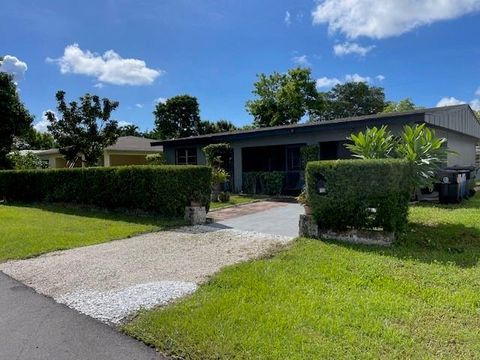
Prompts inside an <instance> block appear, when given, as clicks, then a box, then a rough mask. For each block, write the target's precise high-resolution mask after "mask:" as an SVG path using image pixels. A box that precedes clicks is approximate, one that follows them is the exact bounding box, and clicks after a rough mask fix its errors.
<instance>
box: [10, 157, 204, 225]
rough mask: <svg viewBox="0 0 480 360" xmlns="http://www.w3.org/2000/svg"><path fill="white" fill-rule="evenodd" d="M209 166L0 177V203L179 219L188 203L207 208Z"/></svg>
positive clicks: (32, 172) (17, 173)
mask: <svg viewBox="0 0 480 360" xmlns="http://www.w3.org/2000/svg"><path fill="white" fill-rule="evenodd" d="M211 177H212V171H211V169H210V168H209V167H207V166H174V165H171V166H124V167H107V168H85V169H49V170H24V171H15V170H13V171H10V170H9V171H0V199H1V198H5V199H7V200H11V201H20V202H61V203H72V204H82V205H92V206H96V207H101V208H107V209H117V208H122V209H131V210H143V211H147V212H154V213H157V214H160V215H164V216H179V215H182V214H183V213H184V208H185V206H187V205H189V204H190V201H192V200H194V201H199V202H200V203H201V204H202V205H203V206H207V207H208V205H209V203H210V191H211Z"/></svg>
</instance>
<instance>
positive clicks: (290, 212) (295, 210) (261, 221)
mask: <svg viewBox="0 0 480 360" xmlns="http://www.w3.org/2000/svg"><path fill="white" fill-rule="evenodd" d="M281 205H282V206H278V207H275V208H272V209H267V210H265V211H261V212H255V213H252V214H248V215H243V216H239V217H234V218H230V219H226V220H220V221H218V222H217V224H220V225H223V226H226V227H230V228H233V229H236V230H243V231H256V232H260V233H264V234H274V235H282V236H289V237H292V238H294V237H297V236H298V220H299V217H300V214H303V212H304V210H303V207H302V206H300V205H298V204H289V203H285V204H281Z"/></svg>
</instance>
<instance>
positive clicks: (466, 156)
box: [152, 105, 480, 191]
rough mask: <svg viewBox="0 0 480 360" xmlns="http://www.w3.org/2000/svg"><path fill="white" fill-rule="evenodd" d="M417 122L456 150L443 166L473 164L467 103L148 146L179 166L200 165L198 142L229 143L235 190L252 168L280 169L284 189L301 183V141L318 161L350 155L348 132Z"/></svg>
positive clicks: (474, 133) (476, 127)
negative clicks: (316, 152) (316, 150)
mask: <svg viewBox="0 0 480 360" xmlns="http://www.w3.org/2000/svg"><path fill="white" fill-rule="evenodd" d="M422 123H426V124H427V125H428V126H429V127H430V128H433V129H435V130H436V134H437V135H438V136H441V137H445V138H447V140H448V143H447V146H448V148H449V149H450V150H453V151H455V152H456V153H457V154H453V153H452V154H449V155H448V166H454V165H461V166H466V165H470V166H471V165H477V166H478V164H476V146H477V144H478V143H479V141H480V122H479V119H477V117H476V115H475V113H474V112H473V110H472V109H471V108H470V106H468V105H457V106H447V107H439V108H432V109H421V110H415V111H409V112H402V113H388V114H377V115H369V116H360V117H352V118H345V119H338V120H332V121H321V122H312V123H302V124H296V125H286V126H276V127H268V128H259V129H253V130H245V131H232V132H228V133H220V134H211V135H201V136H194V137H188V138H181V139H173V140H164V141H154V142H152V146H153V147H157V146H158V147H160V146H163V152H164V154H165V158H166V160H167V162H168V163H170V164H179V165H181V164H205V155H204V153H203V151H202V148H203V147H205V146H206V145H208V144H213V143H229V144H230V145H231V147H232V149H233V159H232V160H233V161H232V162H233V165H232V166H231V172H232V179H233V187H234V190H235V191H241V190H242V179H243V174H244V173H245V172H252V171H282V172H285V173H286V184H285V190H286V191H289V190H298V187H299V186H301V184H300V183H301V152H300V149H301V147H302V146H305V145H311V144H318V145H319V149H320V154H319V157H320V159H321V160H330V159H342V158H350V157H351V154H350V152H349V151H348V150H347V149H346V148H345V146H344V145H345V143H346V142H347V140H346V138H347V137H348V136H349V135H350V134H352V133H357V132H359V131H362V130H365V129H366V128H367V127H373V126H377V127H379V126H382V125H388V127H389V129H390V130H391V131H392V132H393V134H394V135H400V133H401V131H402V127H403V126H404V125H406V124H422Z"/></svg>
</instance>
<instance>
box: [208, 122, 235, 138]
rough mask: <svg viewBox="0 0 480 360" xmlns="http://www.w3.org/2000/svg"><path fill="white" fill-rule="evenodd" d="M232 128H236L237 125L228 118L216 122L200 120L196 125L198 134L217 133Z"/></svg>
mask: <svg viewBox="0 0 480 360" xmlns="http://www.w3.org/2000/svg"><path fill="white" fill-rule="evenodd" d="M233 130H237V127H236V126H235V125H233V124H232V123H231V122H230V121H228V120H219V121H217V122H213V121H208V120H202V121H201V122H200V124H199V127H198V134H199V135H206V134H218V133H224V132H229V131H233Z"/></svg>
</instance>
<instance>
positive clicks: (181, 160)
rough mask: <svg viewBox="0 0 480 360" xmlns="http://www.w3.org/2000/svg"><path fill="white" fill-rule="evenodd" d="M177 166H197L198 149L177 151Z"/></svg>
mask: <svg viewBox="0 0 480 360" xmlns="http://www.w3.org/2000/svg"><path fill="white" fill-rule="evenodd" d="M177 165H197V148H185V149H177Z"/></svg>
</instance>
